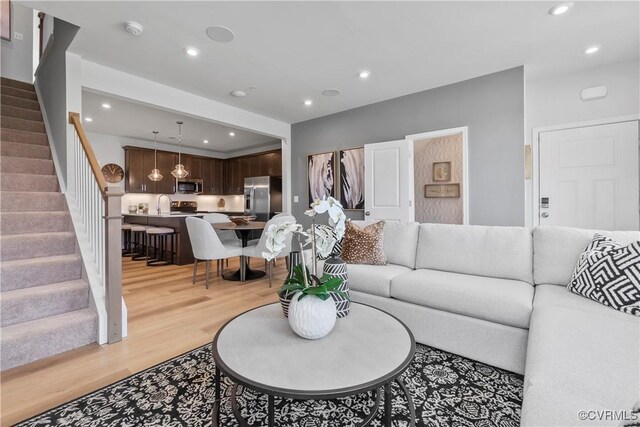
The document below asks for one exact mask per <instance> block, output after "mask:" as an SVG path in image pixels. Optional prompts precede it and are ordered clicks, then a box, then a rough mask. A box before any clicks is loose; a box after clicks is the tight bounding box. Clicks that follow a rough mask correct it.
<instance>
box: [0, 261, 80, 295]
mask: <svg viewBox="0 0 640 427" xmlns="http://www.w3.org/2000/svg"><path fill="white" fill-rule="evenodd" d="M81 274H82V258H81V257H80V255H77V254H71V255H58V256H50V257H42V258H29V259H20V260H15V261H1V262H0V292H7V291H11V290H14V289H22V288H30V287H33V286H40V285H48V284H50V283H59V282H67V281H70V280H77V279H80V277H81Z"/></svg>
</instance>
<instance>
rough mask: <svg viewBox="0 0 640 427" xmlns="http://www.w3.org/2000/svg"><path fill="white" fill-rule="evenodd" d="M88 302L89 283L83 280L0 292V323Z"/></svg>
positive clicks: (64, 310)
mask: <svg viewBox="0 0 640 427" xmlns="http://www.w3.org/2000/svg"><path fill="white" fill-rule="evenodd" d="M88 306H89V284H88V283H87V282H85V281H84V280H73V281H70V282H62V283H52V284H49V285H42V286H35V287H33V288H25V289H16V290H13V291H8V292H0V326H2V327H3V328H4V327H6V326H11V325H16V324H18V323H23V322H29V321H32V320H35V319H42V318H44V317H49V316H55V315H58V314H63V313H68V312H70V311H75V310H81V309H83V308H87V307H88Z"/></svg>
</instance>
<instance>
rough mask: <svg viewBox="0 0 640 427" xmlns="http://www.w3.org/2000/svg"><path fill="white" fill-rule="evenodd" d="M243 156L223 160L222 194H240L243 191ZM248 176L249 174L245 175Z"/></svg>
mask: <svg viewBox="0 0 640 427" xmlns="http://www.w3.org/2000/svg"><path fill="white" fill-rule="evenodd" d="M242 159H243V157H236V158H234V159H227V160H225V164H224V194H225V195H234V194H242V193H243V191H244V178H245V175H244V173H243V171H242V167H243V166H244V161H243V160H242ZM246 176H249V175H246Z"/></svg>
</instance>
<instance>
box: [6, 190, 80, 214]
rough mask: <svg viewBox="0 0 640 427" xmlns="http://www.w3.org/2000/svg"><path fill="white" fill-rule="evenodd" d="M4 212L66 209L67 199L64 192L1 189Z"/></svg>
mask: <svg viewBox="0 0 640 427" xmlns="http://www.w3.org/2000/svg"><path fill="white" fill-rule="evenodd" d="M0 210H1V211H2V212H24V211H28V212H43V211H66V210H67V201H66V199H65V197H64V194H62V193H57V192H56V193H51V192H41V191H40V192H38V191H33V192H22V191H1V192H0Z"/></svg>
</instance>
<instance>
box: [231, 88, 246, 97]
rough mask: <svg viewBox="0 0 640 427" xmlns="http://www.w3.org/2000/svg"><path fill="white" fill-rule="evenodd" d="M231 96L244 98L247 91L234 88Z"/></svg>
mask: <svg viewBox="0 0 640 427" xmlns="http://www.w3.org/2000/svg"><path fill="white" fill-rule="evenodd" d="M231 96H235V97H236V98H244V97H245V96H247V92H245V91H243V90H234V91H233V92H231Z"/></svg>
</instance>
